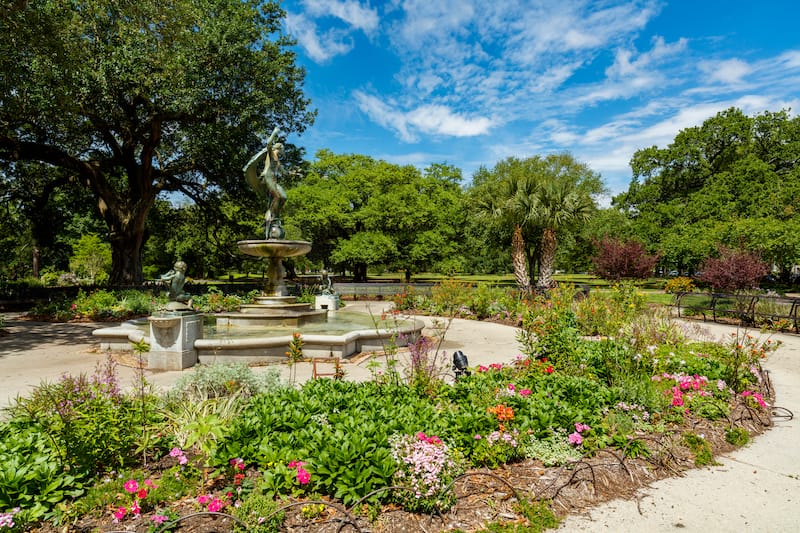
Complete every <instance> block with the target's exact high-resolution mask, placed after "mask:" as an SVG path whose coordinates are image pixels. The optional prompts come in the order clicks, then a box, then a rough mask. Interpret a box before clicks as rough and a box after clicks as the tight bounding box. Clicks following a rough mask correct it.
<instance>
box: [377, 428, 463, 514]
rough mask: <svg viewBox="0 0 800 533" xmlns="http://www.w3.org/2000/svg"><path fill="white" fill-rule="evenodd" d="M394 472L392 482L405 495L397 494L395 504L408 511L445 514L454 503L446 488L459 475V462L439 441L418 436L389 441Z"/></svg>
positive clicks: (401, 436)
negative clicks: (405, 489)
mask: <svg viewBox="0 0 800 533" xmlns="http://www.w3.org/2000/svg"><path fill="white" fill-rule="evenodd" d="M389 444H390V446H391V454H392V458H393V459H394V461H395V463H396V464H397V470H396V471H395V474H394V480H395V482H396V483H397V484H398V485H401V486H403V487H407V488H408V490H407V491H397V495H396V497H397V499H398V502H399V503H400V504H401V505H403V507H404V508H406V509H407V510H409V511H422V512H433V511H445V510H447V509H449V508H450V507H451V506H452V505H453V504H454V503H455V495H454V494H453V491H452V487H451V486H450V485H451V483H452V481H453V479H455V477H456V476H457V475H458V474H459V473H461V470H462V467H461V464H460V461H458V460H457V459H456V456H455V453H454V451H453V450H451V448H450V447H448V446H447V445H446V444H445V443H444V442H442V440H441V439H440V438H439V437H437V436H434V435H431V436H428V435H425V433H422V432H419V433H417V434H416V435H393V436H392V437H391V438H390V439H389Z"/></svg>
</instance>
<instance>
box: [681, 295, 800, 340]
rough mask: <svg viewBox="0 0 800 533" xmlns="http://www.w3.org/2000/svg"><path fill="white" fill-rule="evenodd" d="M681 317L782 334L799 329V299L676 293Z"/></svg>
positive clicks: (775, 296)
mask: <svg viewBox="0 0 800 533" xmlns="http://www.w3.org/2000/svg"><path fill="white" fill-rule="evenodd" d="M674 306H675V308H676V309H677V311H678V316H679V317H698V316H702V317H703V320H713V321H714V322H735V323H738V324H741V325H743V326H768V327H770V328H771V329H777V330H781V331H793V332H795V333H800V331H799V330H798V317H797V315H798V313H800V298H792V297H787V296H780V295H776V294H727V293H699V292H681V293H677V294H675V303H674Z"/></svg>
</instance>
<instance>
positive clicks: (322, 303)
mask: <svg viewBox="0 0 800 533" xmlns="http://www.w3.org/2000/svg"><path fill="white" fill-rule="evenodd" d="M314 309H327V310H328V311H336V310H337V309H339V296H338V295H336V294H322V295H320V296H315V297H314Z"/></svg>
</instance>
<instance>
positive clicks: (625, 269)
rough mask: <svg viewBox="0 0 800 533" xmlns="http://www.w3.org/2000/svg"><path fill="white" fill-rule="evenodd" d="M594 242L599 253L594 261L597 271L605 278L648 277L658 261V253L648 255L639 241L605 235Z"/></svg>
mask: <svg viewBox="0 0 800 533" xmlns="http://www.w3.org/2000/svg"><path fill="white" fill-rule="evenodd" d="M594 244H595V247H596V248H597V253H596V255H595V256H594V257H592V263H593V264H594V270H595V273H596V274H597V275H598V276H600V277H601V278H603V279H610V280H616V281H619V280H622V279H647V278H649V277H650V276H651V275H652V273H653V269H654V268H655V266H656V263H658V259H659V257H658V255H648V254H647V251H646V250H645V249H644V245H643V244H642V243H640V242H638V241H633V240H631V241H621V240H618V239H612V238H609V237H604V238H603V239H602V240H601V241H599V242H595V243H594Z"/></svg>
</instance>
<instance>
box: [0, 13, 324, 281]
mask: <svg viewBox="0 0 800 533" xmlns="http://www.w3.org/2000/svg"><path fill="white" fill-rule="evenodd" d="M282 17H283V12H282V11H281V9H280V8H279V6H278V4H277V2H262V1H257V0H244V1H226V0H139V1H137V2H108V1H105V0H82V1H80V2H73V1H69V0H48V1H45V0H31V1H29V2H25V3H23V4H21V5H20V7H17V8H14V9H11V10H9V11H8V13H6V14H4V16H3V17H2V18H0V33H1V34H2V35H4V38H3V39H2V40H0V74H1V75H2V77H0V104H1V105H0V161H2V162H3V167H2V169H1V171H2V174H3V176H4V181H6V182H9V181H11V182H13V181H15V180H34V181H36V182H37V185H38V189H39V190H40V191H41V196H40V198H39V202H40V204H45V203H46V200H47V198H48V196H49V195H50V194H52V193H53V191H56V190H58V189H61V188H66V187H84V188H87V189H88V190H89V191H91V194H92V196H93V198H94V200H95V203H96V206H97V208H98V210H99V212H100V214H101V216H102V218H103V220H104V221H105V223H106V225H107V227H108V240H109V242H110V244H111V246H112V255H113V270H112V276H111V278H112V279H111V281H112V283H115V284H127V283H135V282H139V281H141V279H142V260H141V256H142V246H143V241H144V236H145V221H146V218H147V214H148V212H149V211H150V208H151V207H152V206H153V203H154V202H155V200H156V197H157V196H158V195H159V194H161V193H168V192H180V193H183V194H184V195H186V196H188V197H190V198H192V199H194V200H196V201H198V202H204V201H209V200H212V199H213V198H214V197H215V196H216V195H218V194H219V192H220V191H221V190H223V191H224V190H230V191H241V190H242V189H241V187H242V186H243V185H242V183H241V181H242V180H241V168H242V165H243V163H244V162H245V161H246V160H247V157H248V154H252V153H253V152H254V151H255V150H257V149H258V148H260V146H259V144H260V138H262V137H263V136H264V134H265V133H266V132H268V131H271V129H272V127H274V126H276V125H277V126H280V128H281V129H282V130H283V131H284V132H302V131H303V130H304V129H305V128H306V127H307V126H308V125H309V124H311V122H312V121H313V112H311V111H309V110H308V106H309V102H308V100H307V99H305V98H304V96H303V94H302V91H301V86H302V82H303V77H304V72H303V70H302V69H301V68H299V67H297V66H296V65H295V57H294V54H293V53H292V52H291V51H289V50H288V48H287V47H288V46H289V45H290V44H292V43H291V41H290V40H289V39H287V38H286V37H284V36H281V35H280V33H279V30H280V20H281V18H282Z"/></svg>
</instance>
